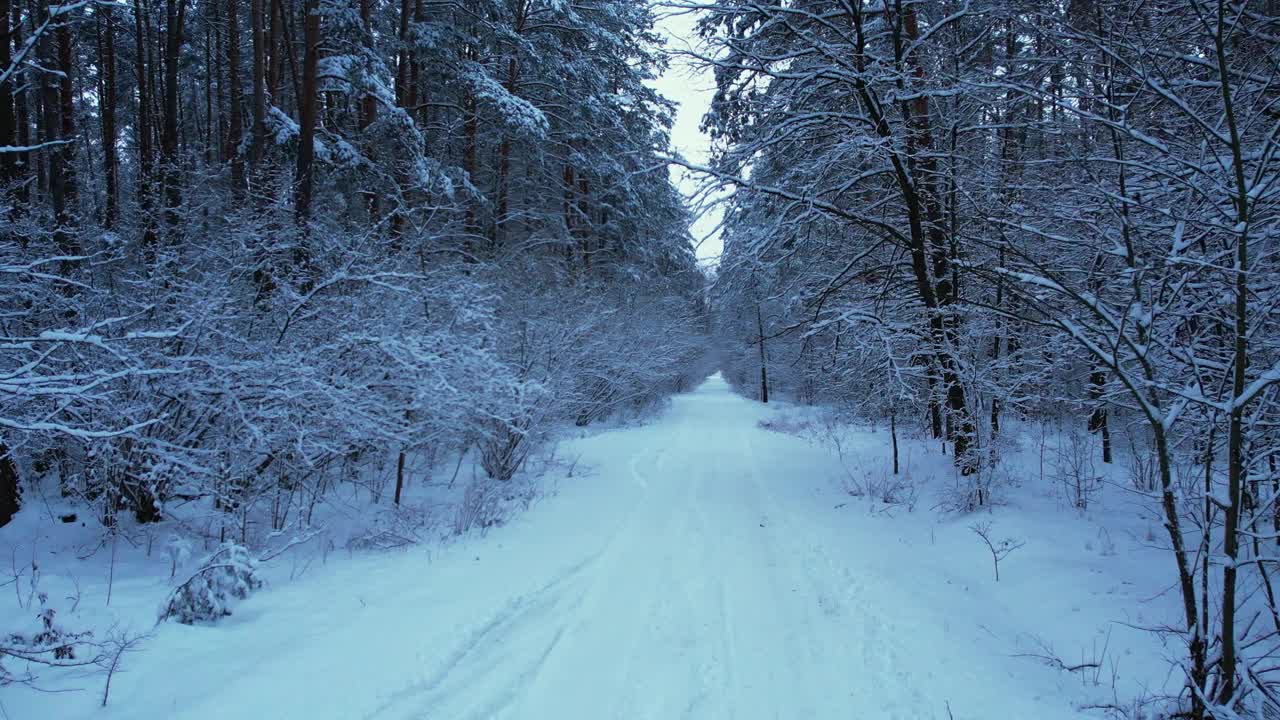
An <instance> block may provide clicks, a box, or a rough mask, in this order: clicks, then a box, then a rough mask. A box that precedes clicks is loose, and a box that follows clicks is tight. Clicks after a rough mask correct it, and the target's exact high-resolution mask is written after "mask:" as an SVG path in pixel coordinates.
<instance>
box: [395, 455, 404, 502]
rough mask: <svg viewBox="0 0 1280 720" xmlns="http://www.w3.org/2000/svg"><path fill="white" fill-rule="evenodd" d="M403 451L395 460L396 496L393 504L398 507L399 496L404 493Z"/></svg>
mask: <svg viewBox="0 0 1280 720" xmlns="http://www.w3.org/2000/svg"><path fill="white" fill-rule="evenodd" d="M404 459H405V458H404V451H403V450H401V451H400V456H399V457H397V458H396V496H395V499H394V500H393V502H394V503H395V504H396V505H397V506H399V505H400V494H401V493H402V492H404Z"/></svg>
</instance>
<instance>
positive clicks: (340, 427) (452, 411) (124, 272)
mask: <svg viewBox="0 0 1280 720" xmlns="http://www.w3.org/2000/svg"><path fill="white" fill-rule="evenodd" d="M652 22H653V18H652V14H651V10H650V8H649V7H648V5H647V4H646V3H642V2H640V3H638V2H630V1H629V0H593V2H589V3H565V2H555V1H545V0H458V1H450V2H438V1H434V0H403V1H400V2H385V1H383V0H351V2H346V1H345V0H337V1H334V0H217V1H216V2H214V1H206V0H136V2H132V3H120V2H108V1H106V0H97V1H93V2H89V1H83V0H77V1H74V2H70V3H67V4H57V3H47V4H46V3H42V2H31V3H25V2H16V1H11V0H0V218H3V219H2V220H0V524H4V523H5V522H7V521H8V520H9V518H10V516H11V515H12V514H13V513H14V512H15V511H16V510H17V509H18V507H19V504H20V503H22V502H24V500H25V501H26V502H31V501H32V500H33V499H34V497H35V495H34V494H33V493H34V492H35V491H38V492H40V493H45V494H48V493H54V494H56V493H61V494H62V495H64V496H73V497H77V498H81V499H83V500H84V501H85V502H88V503H92V504H93V505H94V507H95V508H96V514H95V516H96V517H100V518H101V519H102V521H103V523H104V526H110V525H111V524H112V523H114V522H115V518H116V516H117V513H118V512H122V511H130V512H132V513H133V515H135V516H136V519H137V520H138V521H140V522H149V521H154V520H159V519H163V518H165V517H167V509H168V508H170V507H172V506H173V503H175V502H182V503H193V502H196V503H206V504H207V506H208V507H211V508H213V509H215V510H221V511H222V512H224V513H225V515H226V516H227V518H226V521H225V522H226V524H227V526H229V527H231V528H233V529H234V530H235V531H236V533H237V538H238V539H239V538H240V536H242V535H243V534H244V531H245V529H246V527H248V526H251V525H253V524H255V523H257V524H258V526H262V525H264V524H267V523H268V520H267V519H264V518H265V517H267V515H268V514H269V524H270V525H272V526H280V525H283V524H284V523H286V522H294V520H295V519H296V518H298V517H299V515H298V511H297V510H296V509H295V510H294V511H293V512H292V513H291V508H290V507H289V506H286V507H285V508H284V509H283V510H282V509H281V508H280V507H279V503H280V502H285V503H297V504H298V507H299V508H301V507H307V508H310V507H314V506H315V503H316V502H317V500H322V499H323V498H324V497H325V495H326V493H328V492H330V491H332V490H333V489H334V488H335V487H339V486H342V484H343V483H358V482H362V478H361V477H360V475H361V470H360V467H361V466H362V464H366V463H367V461H368V460H369V459H370V458H389V459H390V460H389V463H390V464H391V465H395V466H397V467H398V474H397V477H396V490H395V494H394V501H395V502H397V503H398V502H399V501H400V486H401V484H402V482H403V480H404V477H403V475H404V468H405V458H406V456H410V457H413V456H423V457H444V456H445V455H446V454H451V453H453V454H456V453H461V452H464V451H466V450H468V449H472V450H474V451H475V457H478V458H479V459H480V460H481V462H482V464H483V467H484V469H485V470H486V471H487V472H488V474H489V475H490V476H491V477H493V478H496V479H497V480H499V481H501V480H507V479H509V478H510V477H511V476H512V474H513V473H515V472H517V471H518V470H519V468H520V467H521V464H522V463H523V461H524V459H525V457H526V456H527V454H528V453H529V452H530V448H531V447H532V446H533V445H534V444H535V443H536V442H537V440H538V438H540V437H541V436H542V435H543V434H544V433H545V432H546V430H547V428H549V427H553V426H555V425H557V424H561V423H577V424H578V425H585V424H587V423H590V422H593V421H595V420H597V419H599V418H601V417H603V416H606V415H609V414H610V413H613V412H616V411H620V410H625V409H629V408H635V407H638V406H643V405H645V404H646V403H651V402H653V401H654V400H655V399H658V398H661V397H662V396H663V395H665V394H667V393H670V392H672V391H675V390H678V389H680V388H682V387H684V386H687V385H688V384H689V383H690V382H691V381H692V380H693V379H694V378H695V376H698V375H699V373H701V372H702V371H703V368H702V365H703V360H702V358H703V354H704V353H703V345H704V336H705V332H706V327H707V320H706V310H705V308H704V300H703V297H702V293H703V279H702V275H701V274H700V272H699V271H698V270H697V268H696V265H695V260H694V257H693V254H692V250H691V244H690V242H689V237H688V234H687V221H688V219H687V216H686V210H685V209H684V206H683V204H682V200H681V198H680V197H679V195H678V194H677V193H676V192H675V191H674V189H673V188H672V186H671V184H670V182H669V180H668V177H667V170H666V167H665V164H664V163H662V162H661V161H660V160H659V157H660V156H661V155H662V154H664V153H665V152H666V147H667V127H668V126H669V122H670V120H669V116H670V113H671V108H670V106H669V104H668V103H667V102H666V101H665V100H663V99H662V98H661V97H659V96H657V95H656V94H655V93H654V92H653V91H652V90H651V89H649V88H648V87H647V86H646V85H645V81H646V80H647V79H648V78H650V77H651V76H652V75H653V74H654V73H655V72H656V71H657V70H658V69H659V67H660V63H661V58H660V56H659V55H658V54H657V49H656V45H655V38H654V37H653V36H652V34H651V30H650V28H651V25H652ZM640 343H643V347H644V348H645V352H644V353H640V354H637V353H634V352H632V349H633V348H635V347H639V346H640ZM397 459H398V460H397ZM24 489H25V491H26V493H27V494H26V496H25V498H24V496H23V495H22V491H23V490H24ZM261 498H272V500H271V501H270V502H259V499H261ZM281 498H284V499H285V500H283V501H282V500H281ZM273 503H274V505H273ZM267 506H271V508H270V512H269V513H268V512H267V511H266V510H264V509H263V508H264V507H267ZM214 524H215V525H216V524H217V523H214Z"/></svg>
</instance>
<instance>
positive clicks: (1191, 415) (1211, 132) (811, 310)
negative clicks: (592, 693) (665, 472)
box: [679, 0, 1280, 718]
mask: <svg viewBox="0 0 1280 720" xmlns="http://www.w3.org/2000/svg"><path fill="white" fill-rule="evenodd" d="M679 4H680V5H681V6H683V7H685V8H689V9H693V10H696V11H697V12H699V13H700V18H701V19H700V24H699V32H700V34H701V38H702V42H703V45H702V46H701V47H700V48H698V49H696V50H695V51H694V55H696V60H697V61H698V62H701V63H702V64H703V65H704V66H705V67H708V68H709V69H711V70H712V71H713V72H714V75H715V80H716V95H715V99H714V102H713V104H712V107H711V111H710V112H709V113H708V115H707V116H706V118H705V120H704V127H705V128H706V130H707V131H708V132H709V133H710V134H711V135H712V136H713V137H714V138H715V154H714V161H713V162H712V163H711V166H710V167H706V168H700V170H701V171H702V172H703V173H704V174H705V175H706V176H707V177H708V178H710V182H711V183H712V184H713V185H714V186H717V187H720V188H723V189H725V190H727V191H728V192H731V193H732V199H731V201H730V208H729V210H728V214H727V216H726V236H725V255H724V258H723V260H722V262H721V266H720V268H719V275H718V278H717V280H716V283H715V287H714V289H713V295H714V297H715V299H716V302H715V325H716V332H717V335H718V338H719V341H720V343H721V344H722V346H723V347H724V348H725V351H724V354H725V358H726V377H727V378H729V379H730V381H731V382H733V383H735V384H736V385H737V386H738V387H740V388H742V389H743V391H744V392H747V393H750V394H752V395H756V396H759V397H762V398H764V397H767V395H768V394H769V393H770V392H771V391H772V392H773V393H775V394H782V395H784V396H790V397H795V398H799V399H802V400H808V401H820V402H832V403H838V404H840V405H842V406H844V407H846V408H849V409H850V410H851V411H852V412H853V413H854V414H856V415H858V416H861V417H864V418H872V419H874V420H876V421H880V420H881V419H883V420H885V421H888V422H900V421H903V420H904V419H905V422H906V423H907V424H908V425H909V426H910V427H912V428H916V427H919V428H921V429H922V431H923V432H926V433H928V434H929V435H931V436H932V437H933V438H935V439H937V440H939V441H940V442H941V445H942V446H943V447H944V448H946V449H947V450H948V451H949V452H950V453H951V454H952V455H953V456H954V461H955V465H956V467H957V470H958V471H959V473H960V475H961V476H962V477H968V478H970V479H969V480H967V481H966V482H967V486H966V487H965V489H964V493H965V499H964V501H963V502H962V503H961V504H962V505H963V506H965V507H969V508H973V507H980V506H983V505H985V504H987V503H989V502H990V496H989V493H988V489H989V481H990V477H991V475H990V473H991V472H992V471H993V470H994V468H996V467H997V465H998V463H999V460H1000V456H1001V446H1002V443H1005V442H1006V440H1005V438H1004V436H1003V435H1002V429H1004V428H1007V426H1008V425H1009V424H1010V422H1014V423H1017V422H1018V421H1022V420H1028V419H1032V420H1043V419H1047V418H1054V419H1060V420H1061V421H1062V422H1067V423H1071V424H1072V425H1073V426H1074V425H1077V424H1078V425H1079V426H1080V428H1081V430H1082V432H1088V433H1093V434H1096V435H1097V436H1098V437H1099V441H1100V447H1101V460H1102V461H1103V462H1107V463H1110V462H1112V461H1113V450H1114V449H1115V448H1114V447H1113V446H1115V445H1119V444H1120V442H1121V438H1128V439H1127V440H1125V441H1124V442H1125V444H1126V445H1130V446H1131V447H1130V448H1126V450H1131V451H1132V452H1133V453H1135V455H1136V456H1140V457H1145V456H1146V454H1147V453H1150V454H1151V455H1150V456H1151V457H1152V458H1153V460H1152V461H1151V463H1152V464H1151V465H1150V468H1151V472H1152V473H1153V474H1152V475H1151V476H1150V482H1149V483H1146V487H1144V489H1143V491H1144V492H1148V493H1151V494H1152V496H1153V502H1152V507H1153V508H1154V507H1158V508H1159V509H1160V512H1161V513H1162V515H1163V518H1164V524H1165V526H1166V528H1167V537H1166V540H1167V542H1168V543H1169V545H1170V547H1171V549H1172V551H1173V553H1172V558H1173V561H1171V562H1170V568H1171V570H1174V571H1175V572H1176V578H1177V587H1178V588H1179V592H1180V596H1181V598H1182V600H1183V604H1184V606H1185V611H1184V617H1183V618H1182V622H1181V623H1180V630H1181V631H1183V632H1185V634H1186V636H1185V639H1186V643H1187V645H1186V648H1187V653H1188V659H1187V660H1186V661H1185V662H1186V668H1187V687H1188V691H1187V698H1186V700H1187V708H1188V710H1189V713H1190V716H1192V717H1197V718H1200V717H1206V716H1208V715H1212V716H1214V717H1236V715H1235V714H1233V713H1234V712H1235V709H1238V708H1240V707H1241V702H1242V701H1243V698H1245V697H1246V696H1250V697H1252V699H1253V702H1255V703H1257V702H1262V701H1261V700H1260V699H1259V697H1260V696H1259V695H1258V694H1254V693H1256V692H1261V693H1262V695H1265V697H1266V698H1267V699H1268V702H1270V703H1272V705H1271V707H1272V708H1274V707H1276V705H1275V704H1274V703H1275V701H1276V697H1277V695H1276V694H1275V692H1276V690H1275V685H1274V683H1275V682H1276V679H1275V678H1273V677H1271V676H1267V677H1260V676H1259V675H1257V674H1256V672H1260V671H1259V670H1257V668H1261V667H1270V666H1272V663H1271V662H1270V661H1265V660H1261V659H1260V658H1261V657H1264V656H1267V655H1268V653H1269V652H1270V651H1269V650H1267V651H1262V650H1257V649H1256V647H1257V645H1258V644H1266V643H1269V642H1270V640H1264V639H1263V638H1270V637H1272V633H1275V632H1280V624H1278V623H1277V622H1272V621H1270V620H1269V621H1268V622H1267V623H1266V625H1267V627H1266V628H1265V629H1259V627H1258V626H1253V625H1250V626H1249V627H1250V629H1249V630H1248V631H1244V630H1242V628H1243V627H1244V623H1245V621H1243V620H1239V619H1237V617H1236V614H1237V611H1238V612H1240V613H1241V614H1242V615H1248V616H1249V617H1254V615H1253V613H1255V612H1262V614H1263V616H1268V617H1271V618H1272V619H1273V620H1274V619H1276V618H1280V615H1275V613H1274V609H1275V603H1274V593H1273V591H1272V590H1271V589H1270V588H1269V584H1270V580H1268V579H1267V578H1268V577H1269V575H1270V573H1271V572H1272V568H1269V567H1266V565H1267V564H1269V563H1271V562H1273V560H1271V559H1269V558H1268V559H1256V562H1257V563H1258V565H1257V566H1250V568H1251V569H1250V570H1248V571H1247V572H1246V571H1244V570H1241V571H1240V572H1239V573H1237V568H1236V564H1237V563H1239V562H1243V561H1244V558H1245V557H1246V556H1248V557H1250V558H1251V561H1253V560H1255V558H1254V556H1255V555H1256V554H1257V553H1258V552H1260V551H1259V550H1258V548H1259V547H1260V546H1259V545H1258V541H1259V540H1260V539H1261V538H1266V539H1267V541H1268V542H1271V541H1272V539H1273V536H1272V535H1270V534H1263V535H1261V536H1259V535H1258V534H1257V528H1256V523H1258V522H1261V519H1262V518H1266V522H1267V523H1268V525H1267V528H1268V531H1270V529H1272V528H1273V527H1277V523H1280V514H1276V513H1275V512H1274V509H1275V502H1276V500H1275V498H1276V495H1277V492H1276V488H1277V487H1280V485H1277V483H1280V475H1277V470H1276V465H1277V457H1276V456H1277V454H1278V453H1280V440H1278V439H1280V435H1277V427H1278V425H1277V418H1278V417H1280V415H1278V413H1277V411H1278V410H1280V405H1277V403H1276V394H1277V390H1278V389H1280V388H1278V383H1280V325H1277V319H1278V318H1280V312H1277V304H1278V303H1280V293H1278V292H1277V288H1278V287H1280V284H1278V283H1277V279H1280V264H1278V259H1280V252H1278V250H1280V248H1278V247H1277V238H1278V237H1280V216H1278V215H1277V205H1278V201H1280V188H1278V187H1277V185H1276V180H1277V177H1278V174H1277V170H1278V169H1280V168H1278V166H1277V151H1278V150H1280V134H1278V133H1277V129H1278V128H1280V125H1277V121H1276V118H1277V114H1276V102H1277V100H1278V99H1280V95H1278V94H1277V87H1278V86H1277V80H1280V74H1278V73H1277V69H1276V68H1277V67H1280V66H1278V65H1277V60H1280V47H1278V46H1277V41H1276V38H1277V37H1280V35H1278V34H1277V32H1278V31H1280V12H1278V11H1277V6H1276V4H1275V3H1271V2H1261V1H1258V2H1249V1H1246V2H1225V1H1224V2H1218V1H1217V0H1177V1H1175V2H1162V3H1144V2H1131V1H1129V0H1071V1H1070V2H1061V3H1042V2H1020V1H1018V0H976V1H975V0H964V1H956V2H952V1H949V0H942V1H939V2H914V1H911V0H887V1H886V2H867V1H864V0H813V1H809V0H794V1H787V2H763V3H740V2H736V1H735V0H708V1H706V2H700V1H694V2H681V3H679ZM1015 436H1016V432H1015V433H1013V434H1012V435H1010V438H1012V437H1015ZM1192 467H1195V468H1197V469H1196V470H1195V471H1194V472H1192V471H1190V470H1189V469H1188V468H1192ZM1188 473H1190V474H1188ZM1192 476H1195V477H1196V478H1197V481H1196V483H1197V484H1196V486H1194V487H1186V486H1184V485H1183V483H1185V482H1188V481H1189V480H1188V478H1190V477H1192ZM1085 502H1086V500H1085V498H1084V497H1083V496H1081V497H1080V498H1079V499H1078V501H1077V505H1078V506H1080V507H1083V503H1085ZM1246 527H1251V528H1253V529H1252V530H1248V531H1246V530H1245V528H1246ZM1192 528H1194V529H1192ZM1211 554H1212V555H1213V556H1214V557H1215V558H1220V559H1221V562H1222V564H1223V565H1224V566H1225V567H1223V568H1222V570H1221V573H1220V574H1219V573H1218V572H1217V571H1211V569H1210V562H1209V559H1208V558H1209V556H1210V555H1211ZM1264 554H1266V553H1264ZM1216 561H1217V560H1216V559H1215V562H1216ZM1196 563H1201V565H1196ZM1259 567H1260V568H1261V571H1260V572H1259V571H1258V568H1259ZM1263 588H1265V592H1264V594H1265V596H1266V597H1268V598H1272V600H1270V601H1268V602H1267V603H1263V605H1264V606H1266V607H1269V608H1270V611H1267V610H1263V609H1261V608H1260V607H1258V606H1248V607H1247V609H1246V606H1247V601H1245V600H1244V599H1243V598H1245V597H1246V596H1249V595H1252V594H1254V593H1257V592H1259V591H1260V590H1262V589H1263ZM1240 633H1245V634H1244V635H1240ZM1245 647H1254V649H1253V650H1249V651H1246V650H1245V649H1244V648H1245ZM1250 653H1253V654H1252V656H1249V655H1250ZM1246 656H1249V657H1246ZM1268 672H1269V671H1268ZM1215 712H1217V713H1221V714H1217V715H1214V714H1213V713H1215Z"/></svg>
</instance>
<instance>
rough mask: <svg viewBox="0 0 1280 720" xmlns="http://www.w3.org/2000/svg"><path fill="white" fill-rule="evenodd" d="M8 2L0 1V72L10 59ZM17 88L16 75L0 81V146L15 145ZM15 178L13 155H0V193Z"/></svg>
mask: <svg viewBox="0 0 1280 720" xmlns="http://www.w3.org/2000/svg"><path fill="white" fill-rule="evenodd" d="M10 11H11V8H10V7H9V0H0V72H3V71H5V70H7V69H8V67H9V63H10V61H11V58H12V53H11V52H10V51H9V42H10V40H9V13H10ZM17 87H18V78H17V73H14V74H13V75H11V76H9V78H8V79H5V80H3V81H0V146H4V145H8V146H13V145H17V135H18V133H17V126H16V118H15V117H14V107H13V99H14V98H13V94H14V93H13V91H14V90H15V89H16V88H17ZM16 177H17V160H16V158H15V157H14V153H0V192H7V190H8V185H9V183H11V182H13V180H14V179H15V178H16Z"/></svg>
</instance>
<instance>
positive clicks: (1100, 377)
mask: <svg viewBox="0 0 1280 720" xmlns="http://www.w3.org/2000/svg"><path fill="white" fill-rule="evenodd" d="M1106 383H1107V371H1106V369H1105V368H1103V367H1102V366H1101V365H1099V364H1097V363H1095V364H1094V366H1093V371H1092V372H1090V373H1089V401H1090V402H1092V403H1093V412H1092V413H1090V414H1089V432H1091V433H1098V434H1099V435H1100V436H1101V437H1102V462H1104V463H1109V462H1111V427H1110V425H1109V423H1108V421H1107V415H1108V413H1107V408H1106V406H1105V405H1103V404H1102V391H1103V388H1104V387H1105V386H1106Z"/></svg>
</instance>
